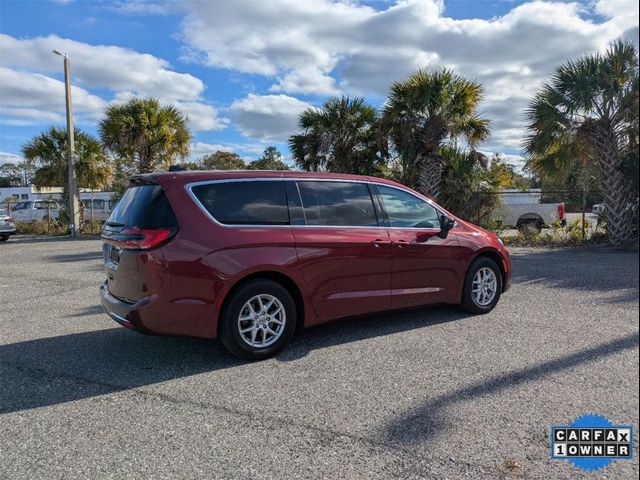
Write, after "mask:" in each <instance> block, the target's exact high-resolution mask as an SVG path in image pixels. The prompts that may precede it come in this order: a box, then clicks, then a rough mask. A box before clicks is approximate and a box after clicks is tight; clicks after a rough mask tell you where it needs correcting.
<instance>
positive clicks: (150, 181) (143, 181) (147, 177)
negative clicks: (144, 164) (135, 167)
mask: <svg viewBox="0 0 640 480" xmlns="http://www.w3.org/2000/svg"><path fill="white" fill-rule="evenodd" d="M139 185H158V181H157V180H156V179H155V177H154V175H153V174H152V173H145V174H142V175H134V176H132V177H129V178H127V179H125V180H124V187H125V188H129V187H136V186H139Z"/></svg>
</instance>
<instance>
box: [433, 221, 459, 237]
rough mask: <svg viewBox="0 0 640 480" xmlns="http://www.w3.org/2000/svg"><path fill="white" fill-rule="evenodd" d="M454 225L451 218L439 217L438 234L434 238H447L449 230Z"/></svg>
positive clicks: (454, 222)
mask: <svg viewBox="0 0 640 480" xmlns="http://www.w3.org/2000/svg"><path fill="white" fill-rule="evenodd" d="M455 224H456V221H455V220H454V219H453V218H449V217H447V216H446V215H440V233H438V234H437V235H436V236H438V237H440V238H447V236H448V235H449V230H451V229H452V228H453V226H454V225H455Z"/></svg>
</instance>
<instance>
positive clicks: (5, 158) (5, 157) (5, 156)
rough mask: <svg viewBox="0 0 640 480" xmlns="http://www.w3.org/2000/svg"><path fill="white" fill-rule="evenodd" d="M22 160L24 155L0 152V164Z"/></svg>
mask: <svg viewBox="0 0 640 480" xmlns="http://www.w3.org/2000/svg"><path fill="white" fill-rule="evenodd" d="M23 160H24V157H22V156H20V155H16V154H15V153H9V152H0V165H3V164H5V163H19V162H22V161H23Z"/></svg>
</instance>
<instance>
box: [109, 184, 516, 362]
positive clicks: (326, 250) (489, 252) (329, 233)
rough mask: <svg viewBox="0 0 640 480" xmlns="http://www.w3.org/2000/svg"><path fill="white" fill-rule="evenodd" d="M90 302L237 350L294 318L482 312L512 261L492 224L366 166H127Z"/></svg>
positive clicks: (124, 317) (502, 286)
mask: <svg viewBox="0 0 640 480" xmlns="http://www.w3.org/2000/svg"><path fill="white" fill-rule="evenodd" d="M102 238H103V244H104V245H103V248H104V252H103V253H104V265H105V273H106V281H105V282H104V284H103V285H101V287H100V297H101V302H102V305H103V306H104V307H105V309H106V311H107V312H108V314H109V315H110V316H111V318H113V319H114V320H115V321H117V322H118V323H120V324H121V325H123V326H125V327H127V328H130V329H134V330H138V331H141V332H148V333H157V334H180V335H191V336H196V337H204V338H215V337H218V338H219V339H220V340H221V341H222V343H223V344H224V345H225V346H226V347H227V348H228V350H230V351H231V352H232V353H234V354H235V355H237V356H238V357H241V358H245V359H263V358H267V357H269V356H272V355H274V354H276V353H277V352H278V351H280V350H281V349H282V348H283V347H284V346H285V345H286V344H287V342H288V341H289V340H290V339H291V336H292V335H293V333H294V331H295V330H296V329H298V328H300V327H303V326H311V325H317V324H320V323H323V322H327V321H331V320H335V319H338V318H342V317H350V316H356V315H365V314H371V313H376V312H384V311H388V310H391V309H404V308H410V307H418V306H423V305H431V304H442V303H450V304H459V305H461V306H462V308H464V309H465V310H467V311H469V312H473V313H487V312H489V311H491V310H492V309H493V308H494V307H495V305H496V304H497V302H498V299H499V298H500V295H501V293H503V292H504V291H506V290H507V289H508V288H509V284H510V278H511V263H510V259H509V254H508V252H507V250H506V249H505V248H504V245H503V244H502V242H501V241H500V240H499V239H498V238H497V237H496V236H495V235H494V234H492V233H490V232H487V231H485V230H483V229H481V228H479V227H476V226H474V225H472V224H470V223H467V222H464V221H462V220H460V219H458V218H456V217H455V216H453V215H452V214H450V213H449V212H447V211H446V210H444V209H443V208H442V207H440V206H439V205H437V204H435V203H434V202H432V201H431V200H429V199H428V198H426V197H424V196H422V195H420V194H419V193H417V192H415V191H413V190H411V189H409V188H407V187H405V186H403V185H400V184H397V183H394V182H391V181H388V180H381V179H377V178H372V177H361V176H354V175H339V174H316V173H302V172H265V171H244V172H229V171H227V172H222V171H217V172H170V173H162V174H148V175H141V176H135V177H132V178H131V179H130V180H129V185H128V188H127V190H126V191H125V193H124V195H123V197H122V198H121V200H120V201H119V203H118V204H117V205H116V207H115V208H114V210H113V212H112V214H111V216H110V218H109V220H108V221H107V222H106V223H105V225H104V226H103V230H102Z"/></svg>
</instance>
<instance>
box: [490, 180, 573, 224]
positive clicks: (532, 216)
mask: <svg viewBox="0 0 640 480" xmlns="http://www.w3.org/2000/svg"><path fill="white" fill-rule="evenodd" d="M541 199H542V192H541V191H540V190H539V189H538V190H529V191H519V190H508V189H506V190H503V191H502V192H501V194H500V204H499V206H498V207H497V208H496V209H495V210H494V211H493V212H492V215H491V218H492V220H494V221H497V222H498V223H500V224H501V225H503V226H505V227H515V228H517V229H518V230H522V231H524V230H527V229H532V230H535V231H538V232H540V231H541V230H542V229H543V228H545V227H549V226H551V225H554V224H555V223H559V224H560V225H563V226H564V225H566V223H567V220H566V211H565V206H564V203H541Z"/></svg>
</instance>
